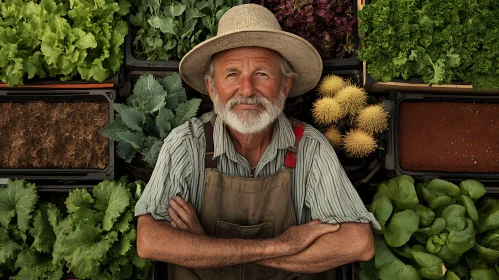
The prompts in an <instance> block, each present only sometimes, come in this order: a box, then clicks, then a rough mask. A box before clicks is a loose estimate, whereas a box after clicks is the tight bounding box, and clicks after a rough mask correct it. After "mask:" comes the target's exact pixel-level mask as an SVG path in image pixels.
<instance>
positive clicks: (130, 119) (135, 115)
mask: <svg viewBox="0 0 499 280" xmlns="http://www.w3.org/2000/svg"><path fill="white" fill-rule="evenodd" d="M121 119H122V120H123V123H124V124H125V125H127V126H128V127H129V128H130V129H132V130H134V131H142V126H143V125H144V122H145V121H146V117H145V115H144V114H143V113H141V112H139V111H137V110H135V109H133V108H130V109H126V110H123V111H122V112H121Z"/></svg>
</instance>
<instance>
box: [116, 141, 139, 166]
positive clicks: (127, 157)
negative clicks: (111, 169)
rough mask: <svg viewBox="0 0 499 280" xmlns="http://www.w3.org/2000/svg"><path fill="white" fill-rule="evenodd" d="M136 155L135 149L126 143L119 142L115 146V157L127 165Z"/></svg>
mask: <svg viewBox="0 0 499 280" xmlns="http://www.w3.org/2000/svg"><path fill="white" fill-rule="evenodd" d="M136 153H137V149H135V148H134V147H133V146H132V145H130V144H128V143H127V142H120V143H118V145H117V146H116V155H118V157H120V158H121V159H123V160H124V161H126V162H128V163H130V162H131V161H132V159H133V158H134V157H135V154H136Z"/></svg>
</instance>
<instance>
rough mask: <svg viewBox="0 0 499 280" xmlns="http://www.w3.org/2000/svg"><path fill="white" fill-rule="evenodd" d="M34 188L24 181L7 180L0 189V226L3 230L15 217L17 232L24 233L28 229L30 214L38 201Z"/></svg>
mask: <svg viewBox="0 0 499 280" xmlns="http://www.w3.org/2000/svg"><path fill="white" fill-rule="evenodd" d="M35 188H36V187H35V185H34V184H30V183H28V182H26V181H25V180H16V181H11V180H9V181H8V183H7V187H6V188H0V224H1V225H2V226H3V227H4V228H7V227H8V226H9V223H10V221H11V219H12V218H13V217H14V216H16V218H17V226H18V227H19V230H20V231H21V232H22V233H24V232H26V231H27V230H28V229H29V223H30V221H31V213H32V212H33V211H34V210H35V204H36V201H37V200H38V195H37V194H36V189H35Z"/></svg>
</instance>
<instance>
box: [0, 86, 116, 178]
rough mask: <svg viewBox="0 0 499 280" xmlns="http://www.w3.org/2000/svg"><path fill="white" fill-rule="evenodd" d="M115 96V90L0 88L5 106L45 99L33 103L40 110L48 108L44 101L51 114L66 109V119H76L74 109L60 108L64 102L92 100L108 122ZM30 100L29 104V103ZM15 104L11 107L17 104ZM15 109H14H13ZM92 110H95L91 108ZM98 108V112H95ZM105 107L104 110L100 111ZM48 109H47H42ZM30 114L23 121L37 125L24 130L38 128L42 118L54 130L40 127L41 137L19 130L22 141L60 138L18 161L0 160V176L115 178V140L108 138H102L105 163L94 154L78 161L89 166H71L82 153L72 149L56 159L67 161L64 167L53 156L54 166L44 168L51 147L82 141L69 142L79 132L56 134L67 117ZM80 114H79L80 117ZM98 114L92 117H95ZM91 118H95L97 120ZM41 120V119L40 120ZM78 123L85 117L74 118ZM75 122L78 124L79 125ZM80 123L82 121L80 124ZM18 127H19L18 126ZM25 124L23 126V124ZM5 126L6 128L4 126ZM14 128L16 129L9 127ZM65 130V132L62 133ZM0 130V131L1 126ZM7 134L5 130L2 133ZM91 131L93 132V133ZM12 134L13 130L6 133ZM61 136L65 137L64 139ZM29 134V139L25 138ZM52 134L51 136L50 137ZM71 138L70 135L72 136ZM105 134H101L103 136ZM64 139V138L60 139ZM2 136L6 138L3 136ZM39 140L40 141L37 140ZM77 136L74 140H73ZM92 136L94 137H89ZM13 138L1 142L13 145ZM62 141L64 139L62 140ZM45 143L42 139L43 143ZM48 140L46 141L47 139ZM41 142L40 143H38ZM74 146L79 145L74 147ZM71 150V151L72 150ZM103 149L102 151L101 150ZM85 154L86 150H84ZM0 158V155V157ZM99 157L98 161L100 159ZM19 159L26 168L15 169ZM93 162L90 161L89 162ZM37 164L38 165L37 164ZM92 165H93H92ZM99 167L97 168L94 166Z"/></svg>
mask: <svg viewBox="0 0 499 280" xmlns="http://www.w3.org/2000/svg"><path fill="white" fill-rule="evenodd" d="M115 98H116V92H115V91H114V90H3V91H0V105H1V104H3V105H5V106H7V105H6V103H11V104H13V105H12V107H11V110H13V112H14V110H21V109H19V106H18V105H20V104H25V105H27V106H28V105H29V106H34V105H32V104H34V103H33V102H44V103H39V104H38V105H36V103H35V105H36V106H40V107H42V108H41V109H42V110H45V109H47V108H46V107H43V106H48V105H46V104H49V105H50V106H52V107H49V108H51V110H52V113H53V114H54V113H55V112H56V111H55V110H59V109H61V108H65V110H68V111H69V112H66V113H65V114H66V116H67V117H68V118H69V119H73V120H76V119H75V118H71V116H73V114H74V113H75V112H72V111H70V110H72V109H67V108H69V107H62V106H64V105H65V104H68V103H69V104H70V103H74V102H92V103H95V105H94V107H97V108H98V109H95V111H96V112H100V113H101V115H102V116H101V118H102V119H103V120H101V121H102V122H105V123H106V124H107V123H109V122H111V121H112V120H113V119H114V111H113V104H114V100H115ZM28 103H29V104H28ZM16 105H17V107H14V106H16ZM16 108H17V109H16ZM92 110H94V109H92ZM98 110H100V111H98ZM103 110H105V112H102V111H103ZM44 112H48V111H44ZM20 115H21V119H20V120H21V121H22V120H23V119H22V114H20ZM30 116H33V118H32V119H29V120H28V119H25V121H26V122H29V123H32V122H35V124H36V123H37V121H38V120H40V121H39V122H40V123H39V124H38V126H33V127H32V128H28V127H29V126H27V128H26V129H38V128H39V127H40V126H41V125H43V121H47V122H48V123H50V124H52V125H54V124H55V125H57V126H56V127H55V128H54V129H57V131H56V132H55V133H51V130H50V129H47V130H40V131H43V133H44V134H43V137H42V136H40V137H39V138H36V137H37V136H33V135H32V134H29V133H33V132H32V131H29V133H26V132H24V133H23V132H20V137H19V139H27V140H22V141H37V142H39V143H42V140H45V139H46V138H47V139H52V140H53V141H60V142H55V143H56V144H54V143H51V144H47V146H46V148H45V150H42V151H40V150H33V154H32V155H29V154H27V156H26V157H20V156H14V159H15V160H19V161H20V162H21V163H19V162H16V161H15V160H12V159H11V158H10V159H9V161H8V163H5V162H7V161H5V162H4V163H2V161H0V178H25V179H30V180H37V179H43V180H45V179H51V180H99V181H101V180H105V179H113V178H114V169H115V164H114V143H113V141H110V140H107V141H106V140H104V141H106V142H107V147H103V148H102V149H104V150H107V159H106V161H105V162H104V161H103V160H102V159H101V158H98V154H95V155H94V157H92V158H91V159H87V161H88V162H85V161H84V160H82V161H83V163H81V166H92V168H86V167H83V168H71V167H70V166H71V164H72V163H73V162H72V161H75V162H74V165H75V166H76V165H78V164H80V163H77V162H76V160H74V158H75V157H77V156H78V155H81V153H77V152H75V154H74V155H73V157H71V156H69V157H68V155H67V154H66V155H62V156H61V157H60V158H58V159H57V161H58V162H63V163H64V164H68V165H66V166H57V164H58V163H57V161H56V159H55V158H54V159H53V160H54V162H53V166H57V167H50V168H48V167H47V168H45V167H43V166H44V165H47V166H49V165H48V164H47V163H44V162H43V160H45V159H46V158H47V157H48V156H51V155H52V154H51V153H50V152H51V149H52V148H51V147H54V145H55V146H57V147H59V148H63V147H62V146H61V145H63V146H64V147H70V145H73V146H77V145H79V144H81V143H76V144H73V143H74V142H71V141H78V140H80V139H82V138H81V135H76V136H74V135H73V136H68V135H69V133H70V132H66V131H62V132H63V133H59V134H57V133H58V131H59V130H61V129H64V128H65V127H66V128H67V126H65V125H66V124H65V123H64V121H66V120H61V119H59V118H57V117H54V116H53V117H50V116H48V114H38V115H36V114H31V115H30ZM80 117H81V116H80ZM97 117H98V116H95V118H97ZM95 118H94V119H92V120H93V121H95V120H96V119H95ZM42 120H43V121H42ZM86 120H87V121H88V122H91V121H92V120H89V119H86ZM76 121H78V122H80V121H81V122H83V121H84V120H80V119H78V120H76ZM78 122H77V124H78ZM80 125H81V123H80ZM17 127H18V126H17ZM22 127H26V126H22ZM6 129H7V128H6ZM11 129H15V128H11ZM64 132H66V134H65V135H64ZM78 132H79V133H84V131H83V132H82V131H78ZM0 133H2V131H1V129H0ZM4 133H6V132H4ZM75 133H77V132H75ZM92 133H94V132H92ZM9 136H12V133H11V134H10V135H9ZM64 136H67V137H66V138H64ZM28 137H29V138H28ZM50 137H52V138H50ZM71 137H72V138H71ZM103 137H104V136H103ZM63 138H64V139H63ZM4 139H5V138H4ZM36 139H39V140H36ZM75 139H76V140H75ZM92 139H94V138H92ZM14 140H15V137H14V138H13V139H12V140H11V142H10V143H9V142H4V143H9V145H10V146H7V144H5V145H6V146H7V147H12V141H14ZM22 141H21V143H17V144H18V145H19V149H22V150H23V152H26V149H27V148H29V146H27V145H26V144H25V143H23V142H22ZM63 141H64V142H63ZM87 141H94V140H87ZM43 143H45V142H43ZM47 143H49V141H47ZM40 145H43V144H40ZM73 148H74V149H76V148H78V146H77V147H73ZM74 149H73V150H74ZM101 151H102V150H101ZM0 152H3V153H6V151H0ZM86 152H87V153H88V151H86ZM0 158H1V157H0ZM95 159H97V162H95ZM34 160H41V161H42V162H41V163H33V162H32V161H34ZM99 160H101V161H100V162H99ZM22 162H25V163H26V162H27V163H29V164H28V166H30V167H26V168H18V167H16V165H17V164H20V165H22V164H23V163H22ZM90 163H92V164H90ZM38 166H40V167H38ZM94 166H95V167H94ZM97 166H98V167H97Z"/></svg>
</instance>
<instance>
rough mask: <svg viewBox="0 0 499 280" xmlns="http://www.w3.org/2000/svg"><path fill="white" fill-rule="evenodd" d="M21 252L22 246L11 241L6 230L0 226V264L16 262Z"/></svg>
mask: <svg viewBox="0 0 499 280" xmlns="http://www.w3.org/2000/svg"><path fill="white" fill-rule="evenodd" d="M21 250H22V246H21V245H19V244H18V243H17V242H15V241H13V240H11V239H10V238H9V235H8V234H7V231H6V229H5V228H3V227H1V226H0V264H5V263H6V262H7V261H8V260H15V259H16V257H17V254H19V252H21Z"/></svg>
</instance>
